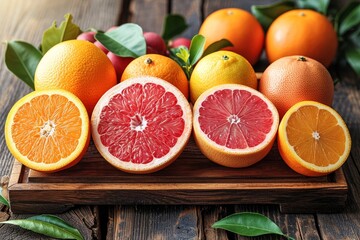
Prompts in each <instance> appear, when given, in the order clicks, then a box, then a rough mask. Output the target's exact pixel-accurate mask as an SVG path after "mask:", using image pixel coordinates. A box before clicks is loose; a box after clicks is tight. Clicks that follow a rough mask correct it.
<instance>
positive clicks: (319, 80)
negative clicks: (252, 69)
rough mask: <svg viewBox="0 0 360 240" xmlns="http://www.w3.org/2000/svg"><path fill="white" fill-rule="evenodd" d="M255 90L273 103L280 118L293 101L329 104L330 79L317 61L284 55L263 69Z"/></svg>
mask: <svg viewBox="0 0 360 240" xmlns="http://www.w3.org/2000/svg"><path fill="white" fill-rule="evenodd" d="M259 91H260V92H262V93H263V94H264V95H265V96H266V97H268V98H269V99H270V101H272V103H274V105H275V106H276V108H277V110H278V112H279V115H280V118H282V116H284V114H285V113H286V112H287V110H288V109H290V107H292V106H293V105H294V104H295V103H298V102H301V101H305V100H312V101H317V102H320V103H323V104H326V105H328V106H331V105H332V101H333V97H334V82H333V79H332V77H331V75H330V73H329V72H328V70H327V69H326V68H325V67H324V65H322V64H321V63H320V62H318V61H316V60H314V59H311V58H308V57H302V56H288V57H283V58H280V59H278V60H276V61H275V62H273V63H272V64H270V65H269V66H268V67H267V68H266V69H265V71H264V73H263V74H262V76H261V78H260V81H259Z"/></svg>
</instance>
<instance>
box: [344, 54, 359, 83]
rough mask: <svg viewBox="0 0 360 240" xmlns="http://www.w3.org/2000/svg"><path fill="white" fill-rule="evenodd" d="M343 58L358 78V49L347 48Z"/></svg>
mask: <svg viewBox="0 0 360 240" xmlns="http://www.w3.org/2000/svg"><path fill="white" fill-rule="evenodd" d="M345 58H346V61H347V62H348V63H349V65H350V67H351V68H352V69H353V70H354V72H355V73H356V75H357V76H358V77H360V48H355V47H348V48H347V49H346V51H345Z"/></svg>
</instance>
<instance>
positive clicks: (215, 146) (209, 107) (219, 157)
mask: <svg viewBox="0 0 360 240" xmlns="http://www.w3.org/2000/svg"><path fill="white" fill-rule="evenodd" d="M193 114H194V116H193V128H194V138H195V142H196V144H197V145H198V147H199V148H200V150H201V152H202V153H203V154H204V155H205V156H206V157H207V158H209V159H210V160H212V161H213V162H215V163H218V164H220V165H223V166H226V167H234V168H240V167H247V166H250V165H252V164H254V163H256V162H258V161H260V160H261V159H263V158H264V157H265V156H266V155H267V154H268V153H269V151H270V149H271V148H272V146H273V143H274V140H275V138H276V133H277V129H278V125H279V114H278V112H277V110H276V107H275V106H274V105H273V104H272V103H271V102H270V100H268V99H267V98H266V97H265V96H264V95H263V94H261V93H260V92H258V91H257V90H254V89H252V88H250V87H247V86H244V85H240V84H222V85H218V86H215V87H213V88H211V89H209V90H207V91H205V92H204V93H203V94H201V95H200V97H199V98H198V100H197V101H196V102H195V105H194V109H193Z"/></svg>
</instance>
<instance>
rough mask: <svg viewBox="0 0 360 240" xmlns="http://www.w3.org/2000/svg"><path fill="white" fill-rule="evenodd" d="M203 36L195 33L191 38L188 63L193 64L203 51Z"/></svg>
mask: <svg viewBox="0 0 360 240" xmlns="http://www.w3.org/2000/svg"><path fill="white" fill-rule="evenodd" d="M205 41H206V39H205V37H204V36H202V35H199V34H197V35H195V36H194V37H193V38H192V39H191V44H190V49H189V51H190V59H189V60H190V65H195V64H196V62H197V61H198V60H199V59H200V58H201V56H202V54H203V52H204V47H205Z"/></svg>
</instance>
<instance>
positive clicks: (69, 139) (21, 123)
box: [11, 94, 82, 163]
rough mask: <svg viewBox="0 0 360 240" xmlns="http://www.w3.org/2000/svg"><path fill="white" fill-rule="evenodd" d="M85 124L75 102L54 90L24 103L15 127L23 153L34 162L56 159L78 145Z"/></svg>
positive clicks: (17, 116) (67, 153) (13, 126)
mask: <svg viewBox="0 0 360 240" xmlns="http://www.w3.org/2000/svg"><path fill="white" fill-rule="evenodd" d="M45 106H46V107H45ZM81 125H82V120H81V118H80V112H79V110H78V108H77V107H76V106H75V104H74V103H73V102H70V101H69V100H68V99H67V98H66V97H63V96H60V95H56V94H54V95H50V96H49V95H42V96H38V97H35V98H33V99H32V100H31V101H30V102H28V103H26V104H24V105H23V106H22V107H20V108H19V110H18V112H17V113H16V115H15V117H14V122H13V125H12V127H11V128H12V137H13V140H14V142H15V144H16V148H17V149H18V150H19V151H20V153H21V154H22V155H24V156H26V157H28V158H29V160H30V161H33V162H39V163H40V162H42V163H55V162H58V161H60V160H61V159H62V158H65V157H67V156H69V155H70V154H71V153H72V152H73V151H74V150H75V149H76V147H77V145H78V142H79V141H78V140H79V138H80V135H81Z"/></svg>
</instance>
